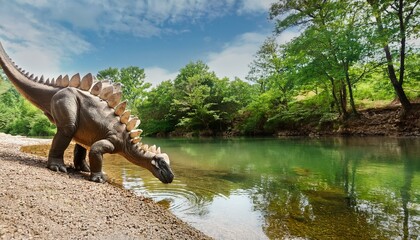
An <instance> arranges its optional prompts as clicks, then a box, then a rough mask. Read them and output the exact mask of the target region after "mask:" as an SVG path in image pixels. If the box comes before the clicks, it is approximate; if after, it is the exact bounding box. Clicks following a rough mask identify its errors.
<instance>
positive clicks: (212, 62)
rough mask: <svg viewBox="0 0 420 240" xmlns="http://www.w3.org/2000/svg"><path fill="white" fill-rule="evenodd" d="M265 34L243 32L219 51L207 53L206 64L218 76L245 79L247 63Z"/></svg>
mask: <svg viewBox="0 0 420 240" xmlns="http://www.w3.org/2000/svg"><path fill="white" fill-rule="evenodd" d="M266 37H267V35H265V34H258V33H245V34H243V35H241V36H239V37H238V38H237V39H235V40H234V41H233V42H232V43H230V44H227V45H226V46H225V47H224V49H223V50H222V51H221V52H212V53H209V54H208V61H207V64H208V66H209V67H210V69H211V70H212V71H215V72H216V74H217V75H218V76H219V77H228V78H230V79H234V78H235V77H239V78H241V79H245V76H246V75H247V74H248V65H249V64H250V63H251V61H252V59H253V56H254V54H255V53H256V52H257V50H258V48H259V46H260V45H261V44H262V43H263V42H264V40H265V38H266Z"/></svg>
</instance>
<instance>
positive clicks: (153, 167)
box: [126, 143, 174, 183]
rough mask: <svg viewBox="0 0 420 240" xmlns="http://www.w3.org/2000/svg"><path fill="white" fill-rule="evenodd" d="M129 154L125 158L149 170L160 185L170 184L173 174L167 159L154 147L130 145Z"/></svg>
mask: <svg viewBox="0 0 420 240" xmlns="http://www.w3.org/2000/svg"><path fill="white" fill-rule="evenodd" d="M128 152H129V154H128V156H126V158H127V159H128V160H129V161H130V162H132V163H134V164H136V165H139V166H141V167H144V168H146V169H147V170H149V171H150V172H151V173H152V174H153V175H154V176H155V177H156V178H158V179H159V180H160V181H161V182H162V183H171V182H172V181H173V179H174V174H173V172H172V169H171V167H170V161H169V157H168V155H167V154H166V153H161V151H160V148H156V146H151V147H149V146H148V145H147V144H141V143H140V144H131V147H130V150H129V151H128Z"/></svg>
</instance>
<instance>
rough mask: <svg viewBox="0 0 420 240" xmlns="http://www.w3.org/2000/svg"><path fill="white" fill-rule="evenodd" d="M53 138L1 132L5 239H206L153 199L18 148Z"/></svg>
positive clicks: (0, 206) (0, 213) (0, 216)
mask: <svg viewBox="0 0 420 240" xmlns="http://www.w3.org/2000/svg"><path fill="white" fill-rule="evenodd" d="M50 141H51V140H45V139H31V138H26V137H19V136H11V135H7V134H3V133H0V186H1V188H0V238H1V239H208V237H207V236H205V235H204V234H203V233H201V232H200V231H198V230H196V229H194V228H192V227H191V226H189V225H187V224H186V223H184V222H182V221H181V220H179V219H178V218H176V217H175V216H174V215H173V214H171V213H170V212H169V211H168V210H166V209H164V208H163V207H161V206H159V205H157V204H156V203H154V202H153V201H151V200H149V199H146V198H142V197H138V196H135V195H134V194H133V193H131V192H129V191H126V190H123V189H120V188H118V187H115V186H112V185H111V184H108V183H105V184H98V183H93V182H90V181H87V180H86V179H85V177H86V176H85V175H82V174H80V173H68V174H63V173H57V172H52V171H50V170H48V169H47V168H46V159H45V158H42V157H37V156H33V155H29V154H24V153H22V152H20V151H19V149H20V147H21V146H24V145H31V144H40V143H49V142H50Z"/></svg>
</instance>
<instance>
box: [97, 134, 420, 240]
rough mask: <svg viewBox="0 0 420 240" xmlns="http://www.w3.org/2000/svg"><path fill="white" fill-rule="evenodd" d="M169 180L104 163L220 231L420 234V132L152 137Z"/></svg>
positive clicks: (223, 235) (229, 234)
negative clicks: (166, 162) (166, 161)
mask: <svg viewBox="0 0 420 240" xmlns="http://www.w3.org/2000/svg"><path fill="white" fill-rule="evenodd" d="M144 141H145V142H148V143H152V144H156V145H158V146H161V147H162V150H163V151H164V152H166V153H168V154H169V155H170V157H171V166H172V168H173V170H174V172H175V175H176V178H175V180H174V182H173V183H172V184H168V185H165V184H162V183H160V182H159V181H158V180H157V179H156V178H154V177H153V176H152V175H151V174H150V173H149V172H148V171H146V170H144V169H141V168H140V167H138V166H135V165H133V164H130V163H129V162H128V161H127V160H125V159H122V158H120V157H118V156H116V155H107V156H106V159H105V161H104V164H105V166H104V169H105V171H106V172H107V174H108V176H109V177H110V178H111V179H112V180H113V181H114V182H115V183H117V184H119V185H121V186H122V187H124V188H127V189H130V190H132V191H134V192H136V193H137V194H139V195H140V194H141V195H146V196H150V197H151V198H153V199H154V200H155V201H157V202H159V203H160V204H162V205H164V206H165V207H167V208H169V209H170V210H171V211H172V212H173V213H174V214H175V215H176V216H178V217H180V218H181V219H183V220H184V221H186V222H188V223H189V224H191V225H192V226H194V227H196V228H198V229H200V230H201V231H203V232H204V233H206V234H208V235H209V236H212V237H214V238H216V239H305V238H306V239H418V238H420V139H419V138H388V137H380V138H320V139H309V138H284V139H277V138H234V139H155V138H146V139H144Z"/></svg>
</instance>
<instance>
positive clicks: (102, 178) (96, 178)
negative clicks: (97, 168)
mask: <svg viewBox="0 0 420 240" xmlns="http://www.w3.org/2000/svg"><path fill="white" fill-rule="evenodd" d="M106 179H107V177H106V175H105V173H103V172H96V173H94V172H91V173H90V177H89V180H90V181H92V182H98V183H104V182H106Z"/></svg>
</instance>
